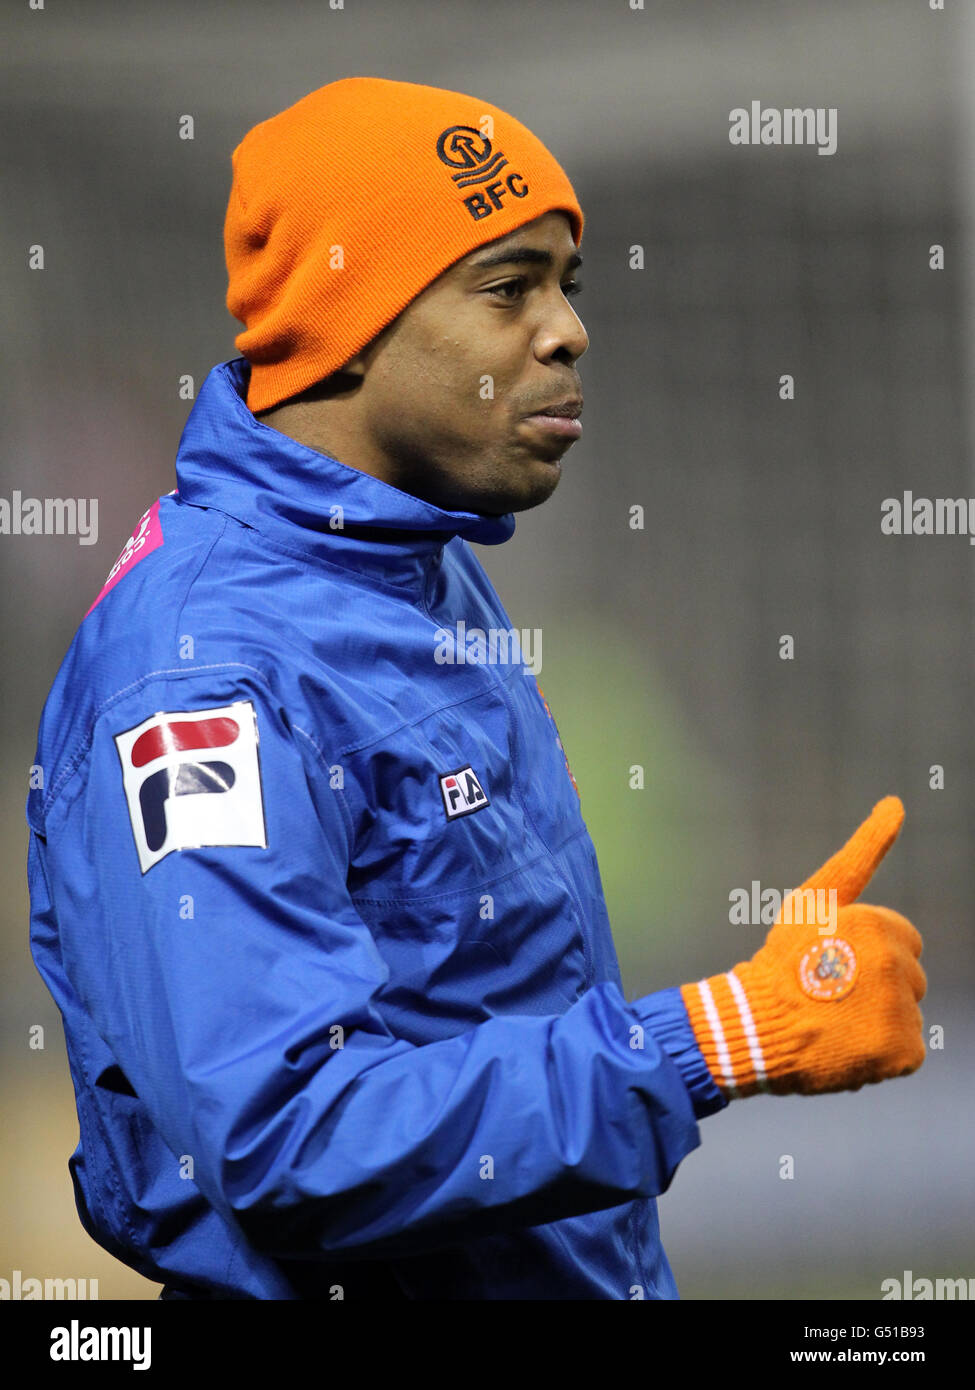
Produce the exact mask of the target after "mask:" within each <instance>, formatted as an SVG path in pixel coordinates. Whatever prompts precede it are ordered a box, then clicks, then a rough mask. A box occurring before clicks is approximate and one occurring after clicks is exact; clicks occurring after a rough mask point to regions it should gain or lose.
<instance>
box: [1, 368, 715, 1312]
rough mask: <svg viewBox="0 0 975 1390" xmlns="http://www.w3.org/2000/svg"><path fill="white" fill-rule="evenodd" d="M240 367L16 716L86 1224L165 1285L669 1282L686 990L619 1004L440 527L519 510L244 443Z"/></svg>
mask: <svg viewBox="0 0 975 1390" xmlns="http://www.w3.org/2000/svg"><path fill="white" fill-rule="evenodd" d="M248 370H249V368H248V366H247V364H246V362H244V361H243V360H242V359H236V360H234V361H231V362H228V363H224V364H222V365H220V366H218V367H215V368H214V369H213V371H212V372H211V373H210V374H209V376H208V378H207V380H206V382H205V383H204V386H203V388H202V390H201V392H200V394H199V397H198V399H197V401H196V403H195V405H194V407H193V410H192V412H191V414H190V417H189V419H188V421H187V424H186V428H185V430H184V433H183V437H182V440H181V443H180V447H179V453H178V458H177V466H176V472H177V488H176V489H175V491H174V492H172V493H170V494H168V495H166V496H164V497H162V498H160V499H159V500H158V501H157V502H156V503H154V504H153V506H152V507H151V508H150V509H149V511H148V512H147V513H146V515H145V516H144V517H143V518H142V520H141V522H140V524H139V527H138V528H137V530H136V532H135V533H134V535H133V537H132V539H131V540H130V541H129V542H128V543H127V545H126V548H125V550H124V551H123V554H122V555H121V556H120V557H119V562H118V563H117V564H116V566H115V567H114V569H113V571H112V574H111V576H110V578H109V580H108V582H107V583H106V586H105V588H104V589H103V591H102V593H101V595H100V596H99V597H98V599H97V600H96V602H95V604H94V605H93V606H92V608H91V609H90V610H89V612H88V614H87V615H86V617H85V619H84V620H83V622H82V623H81V626H80V628H79V630H78V633H77V635H76V636H75V639H74V641H73V643H72V645H71V648H70V650H69V652H68V654H67V656H66V658H65V660H64V662H63V664H62V666H61V669H60V671H59V672H58V675H57V677H56V679H55V682H54V686H53V688H52V690H51V693H50V695H49V697H48V700H47V703H46V705H45V708H44V713H43V716H42V719H41V725H40V733H39V739H38V749H37V754H36V758H35V768H34V769H33V771H32V784H35V785H32V789H31V791H30V794H29V797H28V802H27V816H28V822H29V825H30V832H31V833H30V850H29V864H28V869H29V879H30V892H31V945H32V951H33V955H34V959H35V961H36V964H37V967H38V969H39V970H40V972H41V974H42V976H43V978H44V979H45V981H46V982H47V985H48V987H49V988H50V990H51V993H52V994H53V996H54V999H55V1000H56V1002H57V1005H58V1007H59V1009H60V1011H61V1014H62V1016H63V1019H64V1028H65V1038H66V1043H67V1052H68V1059H69V1063H70V1068H71V1075H72V1080H73V1083H74V1087H75V1091H76V1095H77V1103H78V1114H79V1119H80V1140H79V1143H78V1147H77V1148H76V1150H75V1152H74V1154H73V1155H72V1156H71V1157H70V1159H69V1165H68V1166H69V1170H70V1173H71V1176H72V1180H73V1183H74V1190H75V1197H76V1201H77V1206H78V1211H79V1214H80V1217H81V1220H82V1222H83V1223H84V1226H85V1228H86V1229H87V1230H88V1232H89V1233H90V1235H91V1236H92V1237H93V1238H94V1239H95V1240H96V1241H98V1243H99V1244H100V1245H102V1246H104V1247H105V1248H106V1249H107V1250H109V1251H111V1252H112V1253H113V1254H114V1255H116V1256H117V1257H118V1258H119V1259H120V1260H122V1261H124V1262H125V1263H126V1264H128V1265H130V1266H132V1267H133V1268H134V1269H137V1270H139V1271H140V1272H141V1273H143V1274H144V1275H145V1276H146V1277H147V1278H149V1279H152V1280H157V1281H159V1282H162V1283H165V1284H167V1285H168V1286H169V1288H170V1289H172V1290H175V1291H183V1292H184V1293H187V1294H189V1295H190V1296H195V1297H223V1298H226V1297H236V1298H262V1299H318V1298H326V1299H327V1298H335V1297H338V1296H344V1297H345V1298H356V1297H369V1298H373V1299H375V1298H376V1297H392V1298H396V1297H406V1298H410V1299H429V1298H447V1299H501V1298H509V1299H540V1298H552V1299H563V1298H566V1299H571V1298H582V1299H632V1298H641V1297H643V1298H676V1297H677V1290H676V1287H675V1284H674V1280H673V1277H672V1274H671V1270H670V1267H669V1265H668V1262H667V1258H666V1256H665V1254H664V1251H663V1249H662V1247H661V1244H660V1239H659V1230H658V1222H657V1209H656V1204H655V1201H654V1196H655V1195H656V1194H659V1193H661V1192H664V1191H665V1190H666V1189H667V1187H668V1185H669V1183H670V1181H671V1178H672V1176H673V1173H674V1171H675V1169H676V1167H677V1165H678V1164H679V1162H680V1160H681V1159H682V1158H683V1157H684V1155H685V1154H687V1153H688V1152H689V1151H690V1150H691V1149H693V1148H695V1147H696V1146H697V1144H698V1143H699V1133H698V1127H697V1121H698V1120H699V1119H700V1118H701V1117H702V1116H704V1115H707V1114H710V1113H711V1112H712V1111H714V1110H717V1109H720V1108H721V1107H722V1106H723V1105H724V1104H725V1103H726V1102H725V1101H724V1100H723V1098H722V1096H721V1094H720V1092H719V1091H718V1090H717V1089H716V1087H715V1086H714V1084H713V1082H712V1080H711V1078H710V1076H709V1074H708V1071H707V1068H706V1065H705V1063H704V1059H703V1057H702V1056H701V1053H700V1051H699V1050H698V1048H697V1046H696V1045H695V1042H694V1038H693V1034H692V1032H691V1030H690V1026H689V1022H688V1019H687V1014H686V1011H685V1010H684V1007H683V1004H682V1002H681V999H680V994H679V991H678V990H677V989H668V990H664V991H661V992H660V993H657V994H652V995H650V996H648V997H646V998H643V999H639V1000H637V1001H636V1002H633V1003H628V1002H626V1000H625V999H624V997H623V994H622V990H621V982H620V974H619V967H618V963H617V958H616V954H615V950H614V947H613V941H612V937H611V933H610V926H609V922H608V920H607V915H606V908H605V904H604V900H603V893H602V887H601V884H600V879H599V870H598V867H597V863H596V855H595V852H594V849H593V845H592V842H591V840H590V837H589V834H588V832H587V829H586V826H585V823H584V821H583V818H582V815H581V813H580V803H579V797H578V794H577V792H576V789H575V786H574V782H573V780H572V776H571V773H570V771H569V770H568V764H567V762H566V759H565V755H564V753H563V751H562V745H561V743H560V741H559V737H558V731H557V729H556V726H555V724H554V722H553V720H552V716H551V714H550V713H549V710H548V707H547V705H546V702H545V700H544V697H543V696H542V695H541V693H540V691H539V688H538V685H537V682H536V680H535V677H534V675H533V674H531V671H530V669H529V667H528V665H527V663H526V662H525V661H524V659H522V660H519V659H518V650H517V646H516V645H514V644H513V645H512V649H511V650H510V651H509V653H508V660H506V661H505V660H504V659H503V658H504V655H505V653H504V648H503V646H499V645H498V638H497V637H496V640H495V643H494V645H492V644H491V642H490V638H491V635H492V631H493V633H494V634H496V635H497V634H502V633H508V632H510V630H511V628H512V624H511V622H510V619H509V618H508V616H507V614H506V613H505V611H504V608H503V607H502V605H501V602H500V600H499V598H498V596H497V594H496V593H495V591H494V589H493V587H492V585H491V584H490V582H489V580H488V578H487V576H486V574H485V572H484V570H483V569H482V567H481V565H480V564H479V562H478V560H477V559H476V557H475V555H474V552H473V550H472V549H471V548H470V546H469V544H468V542H469V541H477V542H479V543H481V544H497V543H500V542H503V541H506V540H507V539H508V538H509V537H510V536H511V534H512V532H513V530H514V518H513V517H512V516H510V515H508V516H505V517H501V518H491V517H484V516H476V515H473V514H470V513H463V512H447V511H442V510H440V509H439V508H437V507H435V506H432V505H430V504H429V503H426V502H423V501H420V500H419V499H417V498H415V497H412V496H409V495H407V494H405V493H403V492H400V491H399V490H398V489H396V488H394V487H391V486H389V485H388V484H386V483H382V482H380V481H378V480H377V479H375V478H372V477H370V476H368V475H367V474H364V473H361V472H359V471H358V470H357V469H354V468H352V467H349V466H348V465H345V464H342V463H340V462H338V461H336V460H335V459H332V458H329V457H327V456H325V455H323V454H321V453H318V452H316V451H314V450H312V449H309V448H306V447H305V446H303V445H301V444H298V443H296V442H295V441H293V440H291V439H289V438H287V437H286V436H285V435H283V434H281V433H280V432H279V431H277V430H274V429H271V428H270V427H268V426H265V425H262V424H261V423H260V422H259V421H258V420H257V419H255V417H254V415H253V414H252V413H251V412H250V411H249V410H248V408H247V406H246V403H245V400H246V383H247V372H248ZM461 623H463V624H466V635H462V634H464V629H462V628H461V627H459V626H458V625H459V624H461ZM478 633H480V634H481V636H480V639H479V638H478ZM485 638H486V639H487V640H485ZM479 640H480V645H478V642H479ZM522 655H523V657H524V654H522ZM451 658H453V659H451ZM465 658H466V659H465Z"/></svg>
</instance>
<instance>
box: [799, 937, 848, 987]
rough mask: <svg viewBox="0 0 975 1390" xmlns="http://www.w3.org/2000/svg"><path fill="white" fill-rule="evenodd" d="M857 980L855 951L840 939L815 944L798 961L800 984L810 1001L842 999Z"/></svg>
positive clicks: (827, 939)
mask: <svg viewBox="0 0 975 1390" xmlns="http://www.w3.org/2000/svg"><path fill="white" fill-rule="evenodd" d="M856 979H857V958H856V952H855V951H854V949H853V947H852V946H851V945H850V943H849V942H848V941H844V940H843V939H842V938H841V937H839V936H827V937H825V938H824V939H823V940H822V941H817V942H816V944H815V946H812V947H810V949H809V950H808V951H807V952H806V954H805V955H804V956H803V958H802V960H801V961H800V962H799V984H800V985H801V987H802V990H803V992H804V993H805V994H808V995H809V998H810V999H824V1000H825V999H845V998H846V996H847V995H848V994H849V992H850V990H851V989H852V988H853V986H854V985H855V984H856Z"/></svg>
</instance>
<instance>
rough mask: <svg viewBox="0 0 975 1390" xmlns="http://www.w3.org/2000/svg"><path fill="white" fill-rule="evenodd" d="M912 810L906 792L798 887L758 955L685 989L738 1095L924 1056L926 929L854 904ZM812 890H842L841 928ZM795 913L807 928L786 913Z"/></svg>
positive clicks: (877, 1070) (843, 1082) (719, 1081)
mask: <svg viewBox="0 0 975 1390" xmlns="http://www.w3.org/2000/svg"><path fill="white" fill-rule="evenodd" d="M903 819H904V807H903V806H902V805H901V802H900V800H899V799H898V798H897V797H896V796H888V797H885V798H884V800H883V801H880V802H878V803H877V805H876V806H875V807H874V809H873V813H872V814H871V815H870V817H869V818H868V819H867V820H865V821H864V823H863V824H862V825H861V826H860V828H859V830H857V832H856V834H855V835H854V836H853V837H852V839H850V840H849V841H848V842H847V843H846V844H845V845H844V846H843V848H842V849H841V850H840V852H839V853H838V854H835V855H834V856H833V858H832V859H830V860H829V861H828V862H827V863H826V864H824V865H823V867H822V868H821V869H820V870H819V871H818V873H815V874H813V875H812V877H811V878H809V879H807V880H806V882H805V883H804V884H803V885H802V887H801V888H800V889H797V890H795V892H794V893H792V894H790V895H789V897H788V898H787V899H786V901H785V902H784V903H783V905H782V911H781V912H780V913H779V916H778V917H777V918H776V921H775V925H774V926H773V927H772V929H771V931H770V932H769V934H768V937H767V938H766V941H765V945H764V946H762V948H761V949H760V950H759V951H757V952H756V953H755V955H754V956H753V957H752V959H751V960H750V961H745V962H744V963H742V964H740V965H736V966H735V967H734V969H733V970H731V971H729V973H728V974H726V975H714V976H712V977H711V978H710V979H707V980H700V981H698V983H697V984H690V985H683V986H682V987H681V995H682V997H683V1000H684V1003H685V1005H686V1006H687V1011H688V1013H689V1015H690V1019H691V1026H692V1027H693V1029H694V1034H695V1037H696V1038H697V1043H698V1046H699V1047H700V1049H701V1051H702V1053H703V1054H704V1059H705V1061H706V1062H707V1065H708V1068H709V1070H710V1072H711V1075H712V1077H713V1078H714V1081H715V1084H716V1085H717V1086H718V1088H719V1089H720V1090H721V1091H722V1092H723V1093H724V1094H725V1095H727V1096H728V1097H729V1098H731V1099H734V1098H735V1097H737V1096H750V1095H754V1094H755V1093H756V1092H757V1091H773V1092H775V1093H776V1094H778V1095H785V1094H788V1093H791V1092H801V1093H802V1094H804V1095H811V1094H814V1093H816V1092H820V1091H857V1090H859V1089H860V1087H861V1086H862V1085H863V1084H864V1083H865V1082H876V1081H884V1080H886V1079H887V1078H888V1077H893V1076H905V1075H907V1074H908V1073H909V1072H912V1071H916V1070H917V1069H918V1067H919V1066H920V1065H921V1063H922V1062H923V1061H924V1050H925V1049H924V1042H923V1039H922V1036H921V1028H922V1021H921V1011H920V1009H919V1008H918V1001H919V1000H920V999H922V998H923V997H924V992H925V989H926V987H927V982H926V980H925V976H924V971H923V970H922V969H921V966H920V965H919V964H918V957H919V956H920V954H921V936H920V933H919V932H918V931H917V930H916V929H915V928H914V927H913V926H912V925H911V923H910V922H909V921H908V920H907V918H906V917H902V916H901V915H900V913H897V912H892V911H891V910H890V909H889V908H886V907H869V906H868V905H867V904H866V903H857V902H856V901H855V900H856V898H858V897H859V895H860V893H861V892H862V891H863V889H864V888H865V887H866V885H867V884H868V883H869V882H870V879H871V877H872V876H873V873H874V870H875V869H876V867H877V865H878V864H879V863H880V861H881V860H882V859H883V857H884V855H885V854H886V853H887V851H888V849H889V848H890V846H891V845H892V844H893V843H894V840H895V839H896V838H897V834H898V831H899V830H900V828H901V822H902V821H903ZM808 889H813V890H820V889H822V890H825V892H824V894H823V896H822V898H820V899H819V901H820V903H825V902H827V901H829V899H828V892H829V890H830V889H835V890H836V907H837V912H836V926H835V935H831V934H826V935H824V934H823V932H822V931H821V925H822V923H823V921H824V918H823V916H822V915H820V916H819V918H818V920H815V918H816V913H815V912H814V911H813V910H810V909H811V908H812V904H813V902H814V900H813V899H810V898H808V897H806V898H804V899H798V895H799V894H804V893H805V892H806V890H808ZM797 899H798V901H797ZM790 900H791V901H790ZM801 903H805V906H806V911H805V913H803V911H802V910H800V904H801ZM803 916H805V922H803V921H802V918H803ZM792 917H794V918H795V919H796V921H797V922H798V923H799V924H798V925H793V924H791V923H790V921H789V920H785V921H784V920H783V918H786V919H789V918H792Z"/></svg>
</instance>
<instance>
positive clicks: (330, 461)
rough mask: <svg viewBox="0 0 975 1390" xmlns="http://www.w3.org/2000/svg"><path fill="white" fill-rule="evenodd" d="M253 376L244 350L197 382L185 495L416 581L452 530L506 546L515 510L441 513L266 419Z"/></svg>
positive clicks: (179, 464)
mask: <svg viewBox="0 0 975 1390" xmlns="http://www.w3.org/2000/svg"><path fill="white" fill-rule="evenodd" d="M249 376H250V365H249V363H248V362H247V361H246V360H245V359H244V358H242V357H238V358H234V359H233V360H231V361H229V362H223V363H221V364H220V365H219V366H216V367H214V368H213V369H212V370H211V371H210V373H209V374H208V376H207V378H206V380H205V381H204V383H203V385H202V387H201V388H200V393H199V395H198V397H197V399H196V401H195V403H194V405H193V409H192V410H191V412H190V415H189V418H188V419H187V421H186V425H185V427H184V429H183V434H182V437H181V439H180V443H179V449H178V452H177V456H176V479H177V488H176V490H177V493H178V494H179V500H180V501H181V502H184V503H187V504H189V505H190V506H194V507H213V508H214V509H215V510H217V511H221V512H225V513H227V514H228V515H229V516H232V517H234V518H236V519H237V520H238V521H241V522H243V523H244V524H245V525H246V526H250V527H252V528H253V529H254V530H256V531H259V532H260V533H261V534H262V535H264V536H266V537H267V539H268V540H270V541H272V542H276V543H277V544H278V545H280V546H283V547H284V548H286V549H288V550H290V551H292V552H294V551H301V552H303V553H304V554H305V555H307V557H308V558H309V559H315V558H318V559H321V560H326V561H330V562H331V563H333V564H339V565H345V566H347V567H348V568H350V569H355V570H362V569H363V568H365V569H366V570H370V571H373V572H374V573H375V574H376V577H377V578H383V579H385V580H386V582H389V583H392V584H404V583H405V584H407V585H408V586H410V587H413V586H414V585H416V584H419V583H421V582H422V580H423V578H424V575H425V573H426V570H427V567H428V564H429V561H430V560H431V558H432V557H434V556H437V555H439V553H440V551H441V550H442V549H443V546H444V545H445V544H446V543H447V542H448V541H449V540H452V539H453V537H454V536H463V537H464V538H465V539H466V540H469V541H476V542H477V543H478V544H480V545H500V544H501V543H502V542H504V541H506V540H508V539H509V538H510V537H511V535H512V534H513V533H514V529H515V518H514V516H513V514H512V513H510V512H508V513H506V514H505V515H504V516H498V517H492V516H481V515H478V514H477V513H474V512H449V511H443V510H442V509H441V508H440V507H436V506H434V505H433V504H432V503H430V502H424V501H423V500H421V499H420V498H419V497H413V496H412V495H411V494H409V493H406V492H401V491H400V490H399V488H395V487H393V486H391V485H390V484H389V483H384V482H381V481H380V480H379V479H378V478H373V477H372V476H371V475H370V474H368V473H363V472H361V471H360V470H359V469H358V468H353V467H351V466H350V465H348V464H345V463H341V462H339V460H338V459H334V458H331V457H330V456H329V455H328V454H321V453H318V452H317V450H315V449H310V448H308V447H307V446H306V445H304V444H299V443H298V442H297V440H294V439H291V438H289V436H288V435H286V434H282V433H281V431H280V430H275V429H272V428H271V427H270V426H269V425H264V424H262V423H261V421H260V420H258V419H257V418H256V417H255V416H254V415H253V414H252V412H251V411H250V410H249V409H248V408H247V404H246V394H247V382H248V378H249ZM337 507H341V509H342V510H341V512H340V513H338V512H336V510H335V508H337ZM337 516H339V517H341V520H342V526H341V527H337V526H336V525H335V522H334V520H333V518H335V517H337Z"/></svg>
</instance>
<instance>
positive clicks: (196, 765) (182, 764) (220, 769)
mask: <svg viewBox="0 0 975 1390" xmlns="http://www.w3.org/2000/svg"><path fill="white" fill-rule="evenodd" d="M257 743H258V739H257V713H256V711H255V709H254V706H253V704H252V703H251V701H250V700H239V701H238V702H237V703H236V704H233V705H223V706H221V707H220V708H218V709H204V710H180V711H178V712H170V713H165V714H153V715H151V716H150V717H149V718H148V719H145V720H143V722H142V723H141V724H137V725H136V727H135V728H134V729H128V730H126V732H125V733H124V734H116V736H115V746H116V748H117V749H118V755H119V758H120V759H121V761H122V783H123V786H124V787H125V796H126V800H127V802H128V807H129V820H130V821H131V823H132V834H133V835H134V837H135V847H136V850H137V851H138V854H139V866H140V868H141V869H142V872H143V873H147V872H148V871H149V869H151V868H152V866H153V865H154V864H158V863H159V861H160V859H165V857H166V855H167V854H171V853H172V851H173V850H174V849H195V848H198V847H200V846H203V845H257V846H259V847H260V848H263V849H266V848H267V829H266V827H265V823H264V794H263V790H262V787H261V768H260V763H259V761H258V756H257Z"/></svg>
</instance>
